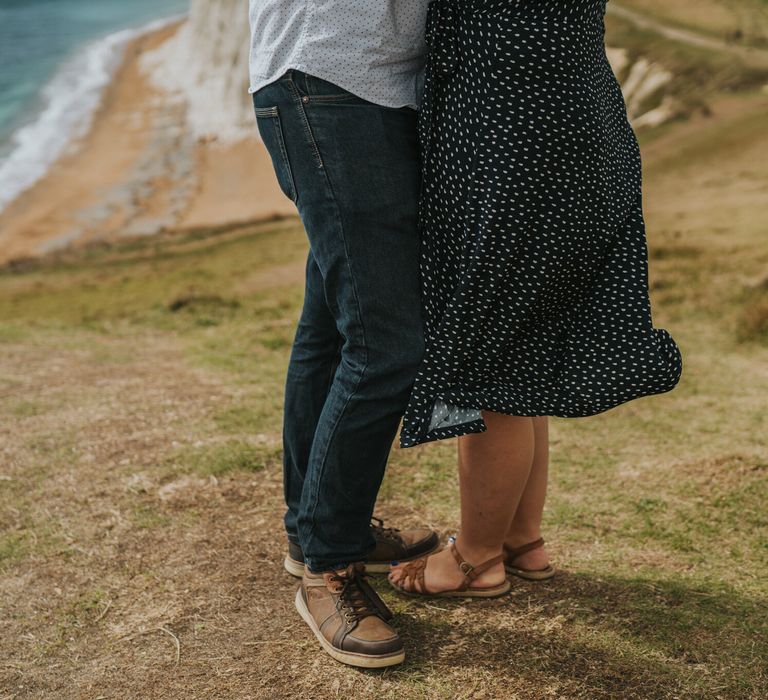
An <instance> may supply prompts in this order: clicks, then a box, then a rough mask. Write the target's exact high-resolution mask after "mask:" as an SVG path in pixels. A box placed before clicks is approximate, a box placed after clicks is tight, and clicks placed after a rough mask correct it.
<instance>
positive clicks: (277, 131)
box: [255, 107, 297, 202]
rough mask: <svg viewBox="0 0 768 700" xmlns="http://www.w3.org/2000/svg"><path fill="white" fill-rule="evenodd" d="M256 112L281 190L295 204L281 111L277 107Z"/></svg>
mask: <svg viewBox="0 0 768 700" xmlns="http://www.w3.org/2000/svg"><path fill="white" fill-rule="evenodd" d="M255 111H256V123H257V124H258V127H259V134H260V135H261V140H262V141H263V142H264V145H265V146H266V147H267V151H268V152H269V155H270V157H271V158H272V166H273V167H274V169H275V175H277V181H278V183H279V185H280V189H281V190H282V191H283V194H284V195H285V196H286V197H288V199H290V200H291V201H293V202H295V201H296V196H297V195H296V185H295V184H294V181H293V172H292V171H291V163H290V160H289V159H288V150H287V149H286V147H285V138H284V137H283V125H282V122H281V121H280V111H279V110H278V108H277V107H255Z"/></svg>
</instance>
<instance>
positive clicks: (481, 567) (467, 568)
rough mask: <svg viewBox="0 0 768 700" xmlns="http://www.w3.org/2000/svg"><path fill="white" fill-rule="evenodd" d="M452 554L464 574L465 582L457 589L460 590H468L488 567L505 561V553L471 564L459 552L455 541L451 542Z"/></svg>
mask: <svg viewBox="0 0 768 700" xmlns="http://www.w3.org/2000/svg"><path fill="white" fill-rule="evenodd" d="M451 554H453V558H454V559H455V560H456V564H457V565H458V567H459V569H460V570H461V573H462V574H464V583H463V584H462V585H461V586H460V587H459V588H457V589H456V590H458V591H466V590H467V589H468V588H469V587H470V586H471V585H472V582H473V581H474V580H475V579H476V578H477V577H478V576H480V574H482V573H484V572H486V571H488V569H490V568H491V567H493V566H496V564H500V563H501V562H503V561H504V554H499V555H497V556H495V557H493V558H491V559H489V560H488V561H484V562H483V563H482V564H478V565H477V566H474V565H472V564H470V563H469V562H468V561H467V560H466V559H464V557H463V556H462V555H461V552H459V550H458V548H457V547H456V543H455V542H451Z"/></svg>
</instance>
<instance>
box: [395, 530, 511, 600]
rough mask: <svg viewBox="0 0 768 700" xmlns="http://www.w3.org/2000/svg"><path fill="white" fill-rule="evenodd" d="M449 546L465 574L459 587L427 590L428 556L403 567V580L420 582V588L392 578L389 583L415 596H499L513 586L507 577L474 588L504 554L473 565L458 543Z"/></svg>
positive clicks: (396, 588)
mask: <svg viewBox="0 0 768 700" xmlns="http://www.w3.org/2000/svg"><path fill="white" fill-rule="evenodd" d="M448 546H449V547H450V548H451V553H452V554H453V558H454V559H455V560H456V563H457V564H458V566H459V569H461V573H463V574H464V582H463V583H462V584H461V586H459V587H458V588H454V589H453V590H449V591H440V592H439V593H430V592H429V591H428V590H427V586H426V584H425V583H424V571H425V570H426V568H427V559H429V557H428V556H426V557H421V558H419V559H414V560H413V561H412V562H409V563H408V564H406V565H404V566H403V568H402V571H403V577H402V579H401V580H402V581H407V580H409V579H410V580H411V581H412V582H413V583H417V582H418V584H419V589H420V590H416V589H415V588H414V590H410V591H409V590H406V589H405V588H404V587H403V586H402V585H399V584H397V583H395V582H394V581H392V579H389V583H390V584H391V585H392V587H393V588H394V589H395V590H397V591H399V592H400V593H404V594H405V595H409V596H414V597H417V598H418V597H426V598H498V597H499V596H502V595H504V594H505V593H508V592H509V589H510V588H511V586H510V583H509V581H507V580H506V579H504V583H500V584H499V585H498V586H490V587H486V588H472V582H473V581H474V580H475V579H476V578H477V577H478V576H480V574H482V573H483V572H485V571H488V569H490V568H491V567H492V566H495V565H496V564H499V563H500V562H502V561H504V555H503V554H499V556H497V557H493V559H489V560H488V561H486V562H483V563H482V564H480V565H479V566H472V564H470V563H469V562H468V561H465V559H464V557H463V556H461V554H460V553H459V550H458V549H456V544H455V543H454V542H451V543H450V544H449V545H448Z"/></svg>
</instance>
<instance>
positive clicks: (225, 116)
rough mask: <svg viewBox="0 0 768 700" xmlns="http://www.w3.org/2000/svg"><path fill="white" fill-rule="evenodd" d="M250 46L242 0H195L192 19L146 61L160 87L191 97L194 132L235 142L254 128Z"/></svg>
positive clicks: (244, 4)
mask: <svg viewBox="0 0 768 700" xmlns="http://www.w3.org/2000/svg"><path fill="white" fill-rule="evenodd" d="M248 47H249V27H248V7H247V4H246V3H245V1H244V0H192V1H191V6H190V12H189V19H188V20H187V21H186V22H184V24H183V25H182V26H181V27H180V29H179V30H178V32H177V33H176V34H175V36H174V37H173V38H171V39H170V40H169V41H167V42H166V43H165V44H163V45H162V46H161V47H159V48H158V49H156V50H155V51H153V52H151V53H150V54H147V55H146V56H145V57H144V58H143V66H144V68H145V70H147V72H148V73H149V75H150V77H151V78H152V80H153V82H154V83H155V84H156V85H157V86H158V87H161V88H163V89H164V90H166V91H169V92H171V93H175V94H176V95H177V96H178V97H179V98H180V99H183V100H185V101H186V102H187V104H188V119H189V122H188V124H189V127H190V128H191V130H192V132H193V134H194V135H195V136H196V137H198V138H203V139H208V138H216V139H219V140H221V141H224V142H232V141H237V140H240V139H242V138H250V137H253V136H254V134H255V122H254V117H253V107H252V104H251V100H250V97H249V95H248Z"/></svg>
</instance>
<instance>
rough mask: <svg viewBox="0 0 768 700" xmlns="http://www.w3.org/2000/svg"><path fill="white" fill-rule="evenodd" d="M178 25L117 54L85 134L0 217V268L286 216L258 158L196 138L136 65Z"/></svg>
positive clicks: (241, 146) (285, 205) (172, 101)
mask: <svg viewBox="0 0 768 700" xmlns="http://www.w3.org/2000/svg"><path fill="white" fill-rule="evenodd" d="M185 21H186V20H183V19H179V20H177V21H175V22H170V23H166V24H165V25H164V26H162V27H160V28H155V29H149V30H148V31H146V32H144V33H142V34H140V35H139V36H137V37H135V38H133V39H131V40H130V41H129V42H128V43H127V44H126V46H125V48H124V49H123V55H122V59H121V61H120V64H119V65H118V67H117V68H116V70H115V71H114V74H113V77H112V79H111V80H110V82H109V84H108V85H107V86H106V87H105V89H104V91H103V93H102V94H101V96H100V101H99V105H98V107H97V108H96V109H95V110H94V112H93V114H92V117H91V119H90V126H89V128H88V129H87V131H86V132H85V133H84V134H83V135H81V136H80V137H78V138H76V139H74V140H73V141H72V142H71V143H70V144H69V145H68V146H67V148H66V149H64V152H63V154H62V155H60V156H59V157H58V158H56V159H55V160H54V162H53V163H52V164H51V165H50V167H49V169H48V171H47V172H46V173H45V174H44V175H43V176H42V177H41V178H40V179H39V180H38V181H37V182H35V183H34V184H33V185H31V187H29V188H28V189H26V190H24V191H23V192H21V193H20V194H19V195H18V196H16V197H15V198H14V199H13V200H12V201H11V202H10V203H9V204H8V206H7V207H6V208H5V209H4V210H3V211H2V212H0V264H5V263H9V262H11V261H13V260H15V259H24V258H33V257H37V256H40V255H45V254H47V253H51V252H55V251H59V250H62V249H65V248H68V247H71V246H79V245H82V244H87V243H90V242H93V241H105V242H109V241H112V240H120V239H123V238H129V237H135V236H149V235H153V234H156V233H159V232H163V231H170V230H174V229H190V228H197V227H201V226H220V225H226V224H228V223H233V222H242V221H259V220H268V219H270V218H274V217H282V216H287V215H292V214H294V209H293V206H292V203H291V202H290V201H289V200H288V199H286V198H285V197H284V196H283V194H282V193H281V192H280V190H279V188H278V186H277V183H276V182H275V178H274V175H273V172H272V165H271V161H270V159H269V156H268V154H267V153H266V150H265V149H264V147H263V145H262V144H261V143H260V141H259V140H258V139H257V137H256V134H257V130H256V124H255V120H254V125H253V137H251V138H246V139H242V140H240V141H238V142H236V143H227V144H224V143H221V144H219V143H217V142H216V141H215V140H210V139H207V140H206V139H197V138H196V137H195V136H194V134H193V131H192V129H191V127H190V124H189V119H188V109H187V105H186V104H185V102H184V100H183V99H182V98H181V97H180V96H179V95H177V94H173V93H170V92H167V91H165V90H163V89H162V88H160V87H158V85H157V81H155V80H153V79H152V75H150V74H148V73H147V70H148V69H147V67H146V66H144V65H143V61H142V58H143V57H144V56H145V55H147V54H148V53H149V52H151V51H154V50H156V49H157V48H158V47H160V46H162V45H163V44H165V43H166V42H167V41H169V40H170V39H171V38H172V37H174V36H175V34H176V33H177V32H178V31H179V30H180V28H181V27H183V26H184V22H185Z"/></svg>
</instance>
